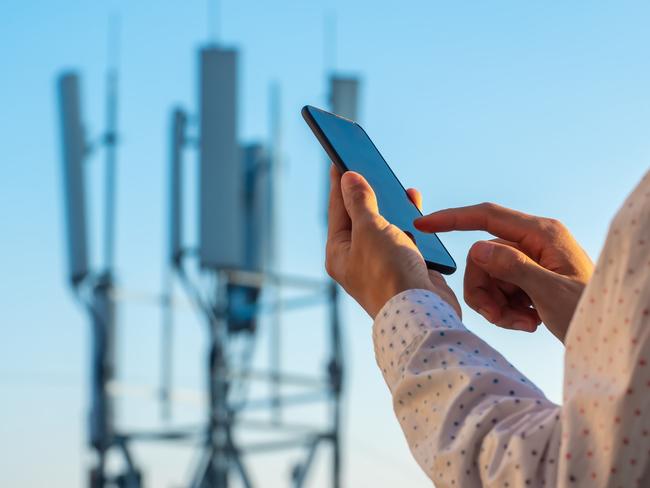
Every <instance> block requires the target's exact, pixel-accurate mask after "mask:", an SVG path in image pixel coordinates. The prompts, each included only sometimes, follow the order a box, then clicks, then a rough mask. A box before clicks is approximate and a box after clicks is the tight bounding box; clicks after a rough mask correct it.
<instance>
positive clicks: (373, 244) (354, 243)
mask: <svg viewBox="0 0 650 488" xmlns="http://www.w3.org/2000/svg"><path fill="white" fill-rule="evenodd" d="M325 267H326V269H327V272H328V273H329V275H330V276H331V277H332V278H334V279H335V280H336V281H338V282H339V284H340V285H341V286H342V287H343V288H344V289H345V291H346V292H348V294H350V295H351V296H352V297H353V298H354V299H355V300H356V301H357V302H358V303H359V304H360V305H361V306H362V307H363V308H364V309H365V310H366V312H368V314H369V315H370V316H371V317H375V316H376V314H377V313H378V312H379V311H380V310H381V307H383V306H384V304H385V303H386V302H387V301H388V300H389V299H390V298H392V297H394V296H395V295H397V294H399V293H401V292H403V291H406V290H412V289H425V290H430V291H432V292H434V293H436V294H437V295H438V296H439V297H440V298H442V299H443V300H444V301H446V302H447V303H449V305H451V306H452V307H453V308H454V309H455V310H456V313H457V314H458V316H459V317H460V313H461V312H460V306H459V305H458V300H457V299H456V296H455V295H454V293H453V292H452V291H451V289H450V288H449V287H448V286H447V284H446V283H445V280H444V278H443V277H442V275H441V274H440V273H438V272H435V271H431V270H428V269H427V266H426V263H425V262H424V258H423V257H422V254H421V253H420V252H419V251H418V249H417V247H416V246H415V244H414V243H413V241H412V240H411V239H410V238H409V237H408V236H407V235H406V234H405V233H404V232H402V231H401V230H400V229H399V228H397V227H396V226H394V225H391V224H390V223H389V222H388V221H387V220H386V219H385V218H384V217H382V216H381V215H380V214H379V209H378V205H377V199H376V196H375V193H374V192H373V190H372V188H371V187H370V185H369V184H368V182H367V181H366V180H365V179H364V178H363V176H361V175H360V174H358V173H356V172H354V171H348V172H346V173H344V174H343V176H341V173H340V172H339V170H338V169H336V167H335V166H333V165H332V170H331V186H330V198H329V209H328V232H327V246H326V260H325Z"/></svg>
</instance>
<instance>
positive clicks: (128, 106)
mask: <svg viewBox="0 0 650 488" xmlns="http://www.w3.org/2000/svg"><path fill="white" fill-rule="evenodd" d="M112 12H118V13H120V15H121V21H122V37H121V45H122V49H121V51H122V54H121V62H120V68H121V74H120V76H121V79H120V85H121V87H120V88H121V93H120V95H121V98H120V105H121V107H120V127H121V133H122V146H121V148H120V153H119V164H120V167H119V174H118V179H119V182H118V184H119V190H118V198H119V204H118V209H117V212H118V240H117V261H118V273H117V274H118V278H119V281H120V283H121V284H122V285H123V286H124V287H125V288H126V289H128V290H134V291H148V292H155V291H157V290H158V289H159V286H160V271H161V267H162V261H163V251H164V236H165V225H164V201H165V200H164V198H165V193H164V190H165V167H166V147H167V142H166V139H165V137H166V134H167V116H168V113H169V110H170V107H171V106H172V105H173V104H175V103H181V104H183V105H184V106H185V107H187V108H188V109H190V110H194V109H195V92H194V89H195V84H196V78H195V67H196V66H195V63H196V49H197V47H199V46H200V45H201V44H202V43H203V42H204V41H205V40H206V33H207V21H206V19H205V16H206V2H204V1H201V2H195V1H191V2H162V1H156V2H154V1H142V2H126V1H122V2H120V1H104V2H81V1H78V2H73V1H59V2H36V1H16V0H8V1H5V2H3V4H2V6H0V27H1V28H0V41H2V42H0V63H1V65H2V72H3V76H2V77H0V107H2V116H1V117H0V134H2V137H0V149H1V152H0V154H2V162H1V163H0V222H2V227H3V232H2V244H1V245H0V249H1V251H2V252H0V270H2V274H1V277H0V307H1V309H2V314H1V315H0V331H1V332H2V341H0V392H1V395H2V398H3V400H4V401H3V402H2V406H0V452H2V453H3V456H2V459H0V482H1V484H2V485H7V486H41V485H46V484H47V485H49V486H82V482H83V479H84V477H85V475H84V471H83V468H82V467H83V466H84V464H83V463H85V462H86V461H87V460H88V456H87V455H86V454H85V450H84V432H85V412H86V385H87V373H86V371H85V367H86V364H87V359H88V327H87V324H86V321H85V318H84V316H83V315H82V314H81V312H80V310H79V309H78V308H77V307H76V306H75V304H74V303H73V301H72V298H71V296H70V293H69V292H68V290H67V289H66V286H65V278H64V264H65V263H64V259H63V258H64V254H63V238H62V227H63V220H62V205H61V182H60V175H59V171H58V170H59V165H60V162H59V147H58V141H57V140H56V135H57V127H56V125H55V123H56V120H57V119H56V113H55V100H54V77H55V75H56V74H57V72H59V71H60V70H61V69H63V68H67V67H76V68H78V69H79V70H80V71H81V73H82V75H83V97H84V102H85V119H86V120H87V122H88V125H89V128H90V131H91V133H92V134H94V135H95V136H97V135H98V134H99V133H100V131H101V128H102V126H103V116H104V111H103V89H104V78H103V77H104V68H105V63H106V37H107V36H106V30H107V18H108V16H109V14H110V13H112ZM220 12H221V19H220V22H219V25H220V29H219V30H220V38H221V39H222V41H223V42H224V43H225V44H227V45H230V46H235V47H237V48H239V49H240V50H241V58H240V90H241V95H242V97H241V99H240V101H239V109H240V126H239V132H240V136H241V139H242V140H247V141H248V140H258V139H259V140H264V139H265V138H266V137H267V135H268V119H269V114H268V110H267V105H268V101H267V96H268V89H269V84H270V83H271V82H272V81H277V82H279V83H280V85H281V87H282V92H283V99H282V109H283V112H282V122H283V132H284V141H283V144H284V150H283V153H284V156H285V168H284V175H285V181H284V184H283V188H284V194H283V205H282V211H283V217H282V219H283V220H282V227H281V228H282V231H283V249H282V259H281V261H282V264H283V268H284V269H285V270H287V271H290V272H303V273H307V274H309V275H314V276H320V275H322V248H323V242H322V238H323V228H322V207H321V205H322V203H323V195H322V189H321V187H322V184H323V181H322V175H323V171H322V167H321V165H322V164H323V161H322V154H321V149H320V148H319V147H318V146H317V144H315V142H314V140H313V138H312V136H311V135H310V133H309V132H308V129H307V128H306V127H305V125H304V123H303V121H302V119H301V117H300V115H299V109H300V107H301V106H302V105H304V104H305V103H311V104H315V105H324V104H325V93H326V84H325V79H326V78H325V59H324V52H325V48H324V35H323V30H324V28H323V26H324V16H325V14H326V13H328V12H333V13H335V14H336V18H337V22H336V25H337V28H336V31H337V42H336V46H337V48H336V56H335V57H336V68H337V69H338V70H340V71H342V72H345V73H353V74H357V75H358V76H360V77H361V80H362V105H361V117H360V120H361V122H362V123H363V125H364V126H365V127H366V129H367V131H368V132H369V134H370V135H371V137H372V138H373V140H374V141H375V142H376V144H377V145H378V147H379V148H380V150H381V151H382V152H383V154H384V156H385V157H386V159H387V160H388V161H389V163H390V164H391V165H392V167H393V168H394V169H395V171H396V172H397V174H398V175H399V176H400V178H401V179H402V181H403V182H404V184H405V185H408V186H416V187H418V188H419V189H420V190H421V191H422V192H423V194H424V207H425V211H426V210H434V209H437V208H441V207H448V206H455V205H466V204H471V203H477V202H481V201H494V202H498V203H501V204H503V205H507V206H511V207H514V208H518V209H521V210H524V211H527V212H531V213H535V214H540V215H546V216H552V217H556V218H559V219H561V220H563V221H564V222H565V223H566V224H567V225H568V227H569V228H570V229H571V230H572V231H573V232H574V234H575V235H576V237H577V238H578V240H579V241H580V242H581V243H582V244H583V245H584V247H585V248H586V249H587V251H588V252H589V253H590V255H591V256H592V257H593V258H596V257H597V255H598V252H599V250H600V248H601V246H602V243H603V239H604V236H605V234H606V231H607V226H608V222H609V220H610V219H611V217H612V216H613V214H614V213H615V212H616V209H617V207H618V205H619V204H620V202H622V200H623V198H624V197H625V195H626V194H627V193H628V192H629V191H630V190H631V188H632V187H633V186H634V184H635V183H636V181H637V180H638V179H639V178H640V176H641V175H642V173H643V172H644V171H645V170H646V169H647V167H648V159H649V157H650V142H649V138H648V132H649V131H650V97H649V94H650V93H649V92H650V88H649V87H650V64H649V62H648V60H649V59H650V56H648V54H649V52H648V51H649V46H650V31H648V29H647V19H648V18H649V15H650V6H649V5H648V4H647V3H646V2H587V1H576V2H560V1H548V2H543V3H542V2H537V3H532V2H516V1H495V2H469V1H468V2H453V3H451V2H444V3H443V2H431V1H429V2H425V1H414V2H408V3H401V4H398V3H395V2H382V1H365V0H359V1H349V0H348V1H334V0H329V1H321V2H305V1H302V2H301V1H274V2H255V1H252V0H239V1H233V0H222V2H221V7H220ZM99 169H101V159H97V158H95V159H94V160H93V162H92V163H90V180H91V183H92V184H93V186H92V187H91V188H92V189H91V193H92V196H93V197H94V198H95V199H96V198H97V197H99V196H100V195H101V194H100V193H98V191H99V187H98V186H97V183H98V182H99V179H98V177H99V175H100V173H99V171H98V170H99ZM98 210H99V208H98V207H97V204H95V205H94V206H93V209H92V211H93V213H94V214H96V213H97V211H98ZM97 230H98V229H97V225H95V226H94V228H93V231H94V234H93V236H94V244H97V241H98V239H97V234H96V233H97ZM482 237H483V236H482V235H480V234H479V233H467V234H453V235H448V236H444V237H443V239H444V241H445V243H446V244H447V247H448V248H449V250H450V251H451V253H452V254H453V255H454V256H455V257H456V259H457V261H458V262H459V264H461V267H460V269H459V272H458V273H457V274H456V275H454V276H453V277H452V278H451V280H450V283H451V285H452V286H453V287H454V289H455V290H456V291H457V292H459V294H461V295H462V292H461V291H460V290H461V288H460V287H461V283H462V271H463V269H462V263H463V262H464V256H465V254H466V252H467V249H468V248H469V246H470V245H471V243H472V242H474V241H475V240H476V239H479V238H482ZM344 313H345V318H346V351H347V352H348V360H349V361H348V367H349V381H348V394H347V399H346V414H347V415H346V424H347V426H348V429H347V431H346V434H345V437H346V447H347V452H348V455H347V456H346V476H347V480H348V484H349V486H362V485H363V486H369V485H371V486H376V487H384V486H385V487H388V486H395V485H396V484H399V486H405V485H407V484H408V486H413V487H418V486H421V487H425V486H429V484H428V482H427V481H426V478H424V476H423V475H422V474H420V473H419V471H418V468H417V466H416V465H415V463H414V462H413V461H412V460H411V459H410V456H409V454H408V452H407V449H406V445H405V443H404V441H403V439H402V437H401V433H400V432H399V429H398V427H397V423H396V422H395V421H394V419H393V417H392V412H391V406H390V399H389V396H388V394H387V391H386V388H385V386H384V385H383V384H382V380H381V378H380V375H379V373H378V371H376V366H375V364H374V358H373V356H372V347H371V342H370V321H369V320H368V318H367V317H365V316H364V314H363V313H362V312H361V311H360V310H359V308H358V307H357V306H356V305H354V304H353V303H352V302H350V301H346V302H345V306H344ZM464 313H465V320H466V322H467V324H468V326H469V327H470V328H472V330H474V331H476V332H477V333H478V334H479V335H481V336H482V337H483V338H485V339H486V340H488V341H489V342H490V343H491V344H492V345H493V346H495V347H497V348H498V349H499V350H500V351H501V352H503V353H504V354H505V355H506V356H507V357H508V358H509V359H510V360H511V361H512V362H513V363H514V364H515V365H516V366H518V367H520V368H521V369H522V370H523V371H524V372H525V373H526V374H528V375H529V376H530V377H531V378H532V379H533V380H534V381H535V382H536V383H537V384H538V385H539V386H540V387H541V388H542V389H543V390H544V391H546V392H547V394H548V396H549V397H550V398H551V399H553V400H555V401H560V399H561V382H562V349H561V347H560V345H559V344H558V343H557V342H556V341H555V340H554V339H553V338H552V337H551V336H550V334H548V333H546V332H544V331H542V332H539V333H536V334H534V335H527V334H518V333H512V332H507V331H502V330H498V329H495V328H494V327H493V326H490V325H489V324H487V323H486V322H485V321H484V320H483V319H481V318H480V317H479V316H478V315H476V314H474V313H473V312H471V311H470V310H468V309H465V312H464ZM120 319H121V322H120V324H121V325H120V335H119V345H120V365H121V369H120V371H119V374H120V377H121V378H123V379H124V380H125V381H128V382H130V383H133V384H139V385H141V384H154V382H155V380H156V378H157V369H156V368H157V363H156V359H157V352H158V350H157V344H158V342H157V341H158V331H159V327H158V325H159V316H158V314H157V312H156V311H155V309H154V308H153V307H151V306H150V305H147V304H141V303H132V302H129V303H125V304H123V307H122V309H121V314H120ZM309 324H310V323H309V322H306V319H305V318H303V317H301V316H297V317H293V318H292V319H291V324H290V326H291V327H294V328H295V330H296V332H294V333H293V335H292V341H293V342H294V343H296V344H300V345H301V349H299V348H298V347H296V348H295V349H290V348H289V347H287V349H286V351H287V352H286V360H287V362H288V363H293V364H296V365H299V364H301V363H302V362H303V360H305V361H306V360H307V359H308V358H309V357H310V356H312V355H313V351H314V350H317V351H318V350H320V349H319V348H320V347H321V346H322V340H321V338H322V332H321V331H318V332H316V333H315V332H314V331H313V330H311V329H310V328H309ZM178 325H179V326H178V328H177V332H176V340H177V342H176V360H177V367H176V371H175V379H176V383H177V384H178V385H179V386H181V387H183V388H186V389H192V388H199V387H200V386H201V381H202V377H201V376H200V371H201V370H200V361H201V360H202V357H203V356H202V354H203V349H202V347H203V346H202V344H203V339H204V337H203V329H202V328H201V324H200V323H198V322H197V321H196V320H195V319H194V318H193V316H192V315H191V314H190V313H189V312H187V311H181V312H180V313H179V324H178ZM176 412H177V414H178V418H179V419H181V420H185V419H188V420H191V419H197V418H200V411H199V410H198V409H196V408H195V407H191V406H182V405H181V406H178V407H177V409H176ZM120 419H121V420H122V421H123V422H124V423H125V424H132V425H136V424H137V425H143V424H144V425H156V422H157V420H158V417H157V409H156V407H155V405H154V404H152V403H151V402H149V401H145V400H142V399H138V398H135V399H133V398H131V399H129V400H126V401H125V402H124V405H122V406H121V407H120ZM137 455H138V458H139V459H141V461H142V464H143V465H144V466H145V467H146V468H147V477H148V480H150V482H151V486H171V485H172V484H173V483H176V484H177V483H178V482H180V481H182V480H184V479H186V475H187V472H188V471H187V469H188V466H190V464H189V463H190V460H191V458H190V456H189V454H188V451H187V450H174V449H170V448H166V447H143V448H141V449H139V450H138V451H137ZM261 462H262V466H263V468H262V469H268V470H269V472H273V473H275V474H277V475H278V479H281V476H284V475H286V471H283V470H278V469H277V468H275V467H274V466H275V464H274V462H273V458H267V460H266V461H264V460H262V461H261ZM264 463H266V464H264ZM36 466H38V469H35V467H36ZM274 470H275V471H274ZM312 481H313V482H314V486H324V485H323V481H322V476H321V475H320V474H319V473H317V474H316V476H315V478H314V479H313V480H312ZM265 486H266V485H265ZM273 486H276V485H273ZM277 486H281V485H280V484H277Z"/></svg>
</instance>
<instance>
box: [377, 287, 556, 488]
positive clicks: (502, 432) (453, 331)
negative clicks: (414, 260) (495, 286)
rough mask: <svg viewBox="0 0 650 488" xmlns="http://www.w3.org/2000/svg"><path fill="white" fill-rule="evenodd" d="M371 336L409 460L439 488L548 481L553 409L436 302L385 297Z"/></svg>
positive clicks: (410, 295)
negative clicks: (406, 443)
mask: <svg viewBox="0 0 650 488" xmlns="http://www.w3.org/2000/svg"><path fill="white" fill-rule="evenodd" d="M373 338H374V344H375V354H376V358H377V364H378V365H379V367H380V368H381V370H382V372H383V374H384V379H385V380H386V383H387V384H388V387H389V389H390V391H391V393H392V396H393V406H394V410H395V414H396V415H397V418H398V420H399V422H400V424H401V426H402V430H403V431H404V435H405V436H406V440H407V442H408V444H409V446H410V448H411V452H412V453H413V455H414V456H415V459H416V460H417V462H418V464H419V465H420V466H421V467H422V469H423V470H424V471H425V472H426V473H427V475H428V476H429V477H430V478H431V480H432V481H434V482H435V484H436V486H437V487H439V488H442V487H480V486H486V487H497V486H498V487H499V488H502V487H504V486H509V487H512V488H514V487H525V486H540V484H541V481H542V480H546V479H550V480H552V479H555V472H556V470H557V463H556V460H557V458H556V453H557V452H558V449H559V444H560V429H559V418H560V417H559V412H560V409H559V407H558V406H557V405H554V404H553V403H551V402H550V401H549V400H547V399H546V398H545V397H544V395H543V394H542V392H541V391H539V390H538V389H537V387H535V386H534V385H533V384H532V383H531V382H530V381H529V380H528V379H527V378H526V377H525V376H524V375H522V374H521V373H520V372H519V371H517V370H516V369H515V368H514V367H513V366H512V365H511V364H510V363H509V362H508V361H506V360H505V359H504V358H503V357H502V356H501V355H500V354H499V353H498V352H496V351H495V350H494V349H492V348H491V347H490V346H488V345H487V344H486V343H485V342H483V341H482V340H481V339H479V338H478V337H477V336H475V335H474V334H472V333H471V332H470V331H469V330H467V329H466V328H465V326H464V325H463V324H462V323H461V322H460V320H459V319H458V316H457V315H456V313H455V312H454V311H453V309H452V308H451V307H450V306H449V305H447V304H446V303H445V302H443V301H442V300H441V299H440V298H439V297H438V296H437V295H435V294H434V293H431V292H429V291H426V290H409V291H406V292H403V293H401V294H399V295H397V296H395V297H393V298H392V299H391V300H389V301H388V303H386V305H385V306H384V307H383V308H382V310H381V311H380V312H379V314H378V315H377V318H376V319H375V323H374V326H373ZM549 461H550V462H549ZM549 486H552V485H549Z"/></svg>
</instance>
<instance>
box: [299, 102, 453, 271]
mask: <svg viewBox="0 0 650 488" xmlns="http://www.w3.org/2000/svg"><path fill="white" fill-rule="evenodd" d="M304 110H305V111H307V114H304V115H305V117H306V120H307V122H308V123H309V124H310V126H311V125H312V124H311V123H310V122H313V123H315V124H316V125H317V129H319V130H320V134H318V132H316V131H315V133H316V136H317V137H318V138H319V139H320V141H321V144H323V146H324V148H325V150H326V151H327V152H328V154H329V156H330V157H331V158H332V159H333V161H334V163H335V164H336V165H337V166H339V169H340V170H341V171H347V170H351V171H356V172H357V173H360V174H361V175H363V177H364V178H366V180H367V181H368V183H369V184H370V186H371V187H372V189H373V190H374V191H375V195H376V196H377V203H378V206H379V213H380V214H381V215H382V216H383V217H384V218H385V219H386V220H388V221H389V222H390V223H391V224H393V225H395V226H397V227H399V228H400V229H402V230H403V231H405V232H408V233H410V234H411V235H412V236H413V238H414V240H415V243H416V245H417V246H418V249H419V250H420V252H421V253H422V256H423V257H424V259H425V261H427V266H428V267H430V268H433V269H436V270H438V271H440V272H442V273H447V274H449V273H453V272H454V271H455V270H456V263H455V262H454V260H453V258H452V257H451V255H450V254H449V252H448V251H447V249H445V246H443V244H442V242H440V239H438V236H436V235H435V234H426V233H423V232H420V231H419V230H417V229H416V228H415V227H414V225H413V221H414V220H415V219H416V218H418V217H420V216H421V215H422V213H421V212H420V211H419V210H418V209H417V207H416V206H415V205H414V204H413V203H412V202H411V200H410V199H409V197H408V195H407V193H406V190H405V189H404V187H403V186H402V184H401V183H400V182H399V180H398V179H397V177H396V176H395V174H394V173H393V171H392V170H391V169H390V167H389V166H388V163H386V161H385V160H384V158H383V157H382V155H381V154H380V153H379V151H378V150H377V148H376V147H375V145H374V144H373V142H372V141H371V140H370V138H369V137H368V135H367V134H366V132H365V131H364V130H363V129H362V128H361V126H360V125H359V124H357V123H355V122H353V121H351V120H348V119H344V118H342V117H339V116H337V115H334V114H331V113H329V112H325V111H323V110H320V109H317V108H315V107H310V106H308V107H305V109H304ZM310 116H311V118H312V121H310V120H309V117H310ZM312 129H316V128H314V127H312ZM328 145H329V146H330V147H327V146H328ZM332 152H333V153H334V154H332Z"/></svg>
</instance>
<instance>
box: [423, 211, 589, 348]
mask: <svg viewBox="0 0 650 488" xmlns="http://www.w3.org/2000/svg"><path fill="white" fill-rule="evenodd" d="M415 226H416V227H417V228H418V229H419V230H421V231H424V232H447V231H451V230H484V231H487V232H489V233H490V234H492V235H494V236H496V237H498V238H499V239H495V240H492V241H479V242H477V243H475V244H474V245H473V246H472V248H471V249H470V251H469V254H468V257H467V268H466V270H465V284H464V288H465V290H464V291H465V301H466V302H467V304H468V305H469V306H470V307H472V308H473V309H474V310H476V311H477V312H479V313H480V314H481V315H483V316H484V317H485V318H486V319H487V320H488V321H490V322H492V323H493V324H496V325H499V326H501V327H505V328H508V329H517V330H524V331H528V332H533V331H535V330H536V329H537V326H538V325H539V323H540V321H542V322H544V324H545V325H546V327H547V328H548V329H549V330H550V331H551V332H552V333H553V334H554V335H555V336H556V337H557V338H558V339H560V340H561V341H564V337H565V335H566V332H567V330H568V327H569V323H570V322H571V318H572V317H573V313H574V311H575V308H576V306H577V303H578V300H579V299H580V295H581V294H582V291H583V289H584V287H585V286H586V284H587V282H588V281H589V279H590V278H591V275H592V273H593V268H594V266H593V263H592V262H591V260H590V259H589V256H588V255H587V253H586V252H585V251H584V250H583V249H582V248H581V247H580V245H579V244H578V243H577V242H576V240H575V239H574V238H573V236H572V235H571V233H570V232H569V231H568V230H567V228H566V227H565V226H564V225H563V224H562V223H560V222H558V221H557V220H554V219H548V218H542V217H535V216H532V215H527V214H524V213H521V212H516V211H514V210H510V209H507V208H504V207H500V206H498V205H495V204H492V203H483V204H480V205H473V206H469V207H461V208H452V209H447V210H441V211H439V212H434V213H432V214H430V215H427V216H425V217H421V218H419V219H417V220H416V221H415Z"/></svg>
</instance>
